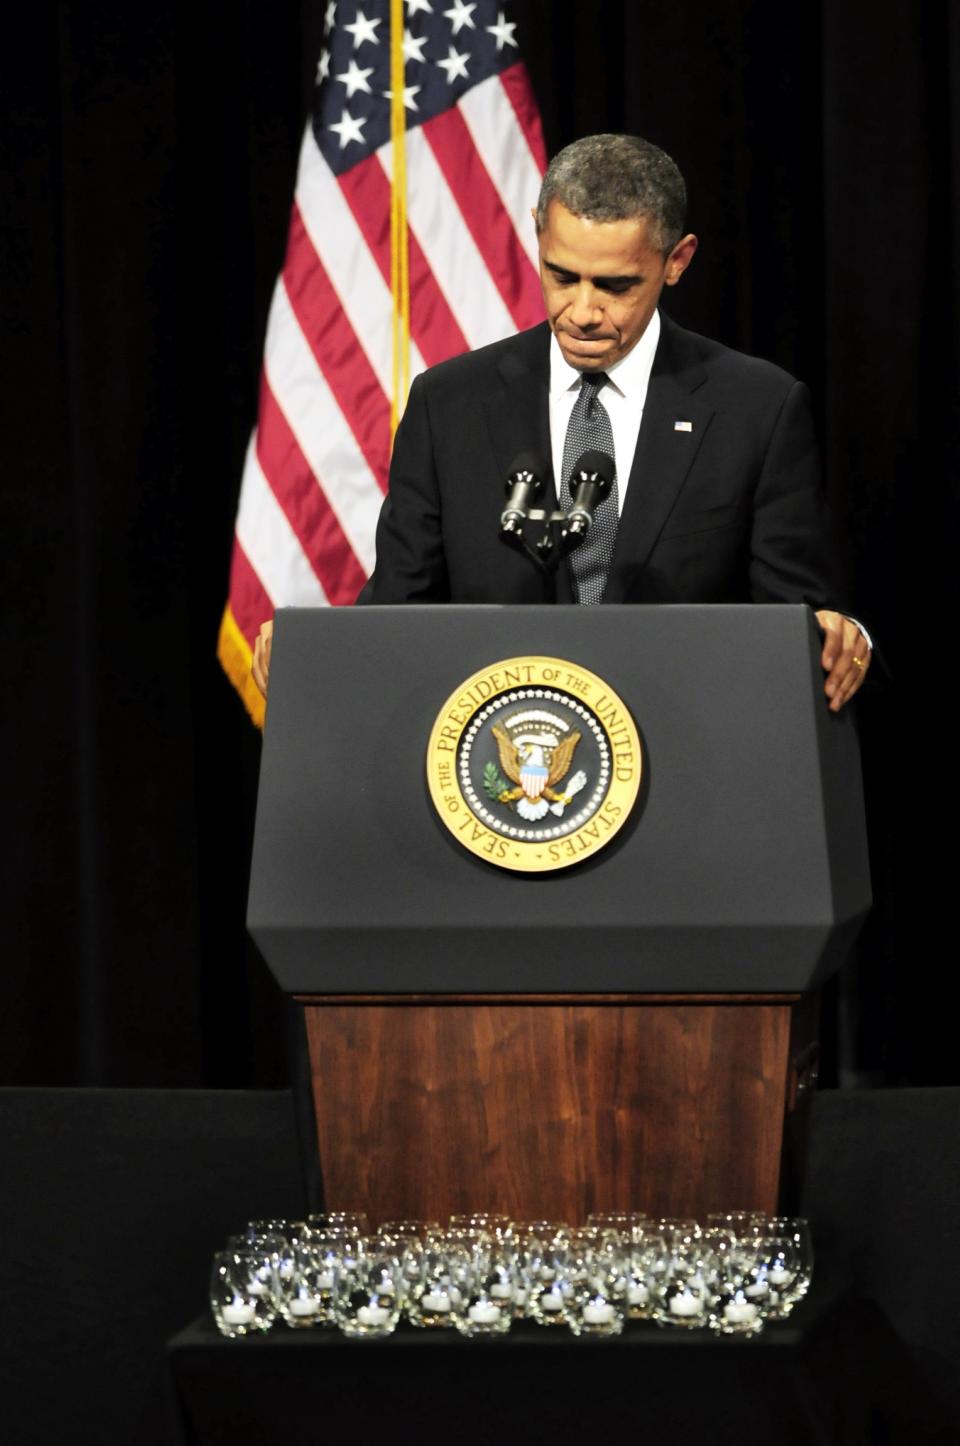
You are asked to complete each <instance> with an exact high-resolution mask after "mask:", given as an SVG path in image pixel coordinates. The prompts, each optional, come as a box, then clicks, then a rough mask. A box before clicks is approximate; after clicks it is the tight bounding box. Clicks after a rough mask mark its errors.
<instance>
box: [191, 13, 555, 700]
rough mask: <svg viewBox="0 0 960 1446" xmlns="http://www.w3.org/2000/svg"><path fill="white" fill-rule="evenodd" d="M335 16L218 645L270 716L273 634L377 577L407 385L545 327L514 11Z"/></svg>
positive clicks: (240, 684) (524, 82) (536, 162)
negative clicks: (259, 670)
mask: <svg viewBox="0 0 960 1446" xmlns="http://www.w3.org/2000/svg"><path fill="white" fill-rule="evenodd" d="M325 19H326V24H325V32H324V36H325V38H324V46H323V51H322V54H321V56H320V63H319V66H318V69H317V83H316V88H315V92H314V104H313V108H312V115H311V118H310V120H309V122H308V124H307V127H306V133H305V135H304V138H303V146H302V149H301V152H300V161H299V168H298V172H297V183H296V193H295V196H294V201H293V209H292V214H291V218H290V233H289V239H288V243H287V253H286V259H285V261H284V265H283V271H282V273H281V275H280V276H279V278H278V280H277V285H276V290H275V292H274V296H273V301H272V303H271V309H270V316H269V320H268V323H267V336H266V342H265V346H264V360H263V373H262V377H261V385H260V401H259V409H258V417H257V425H256V428H255V430H254V432H253V435H252V437H251V440H250V446H249V449H248V452H247V458H246V464H245V467H244V473H243V480H242V484H241V492H240V502H239V507H238V512H237V521H236V533H235V538H234V547H233V559H232V563H231V570H230V588H229V602H228V604H227V608H226V610H225V613H224V618H223V624H222V626H221V631H220V641H219V648H218V655H219V657H220V660H221V662H222V664H223V666H224V668H225V669H226V671H227V673H228V675H229V676H230V678H231V679H232V681H233V682H234V684H235V686H236V687H237V689H238V691H239V692H240V694H241V696H242V697H243V699H244V702H245V703H246V705H247V707H248V709H249V710H250V712H251V714H252V716H253V717H254V719H255V721H257V722H260V721H262V699H261V698H260V695H259V693H258V692H257V691H256V689H255V687H254V685H253V683H252V680H251V679H250V676H249V669H250V658H251V653H252V645H253V641H254V639H255V637H256V633H257V630H258V628H259V626H260V624H261V623H262V622H263V621H264V620H265V619H267V618H269V617H271V616H272V615H273V612H274V610H275V609H276V608H278V607H282V606H286V605H290V604H299V605H306V606H318V605H324V604H328V603H329V604H334V605H338V604H344V603H352V602H353V601H354V599H355V598H356V596H357V593H358V592H359V590H360V588H361V587H362V585H363V583H364V581H365V579H366V578H367V576H368V575H369V573H370V572H371V571H372V569H373V563H374V531H375V528H376V521H377V516H378V514H379V511H380V504H381V502H382V500H383V494H384V492H385V491H386V486H387V474H388V470H389V462H390V446H391V438H392V432H393V429H394V427H395V423H396V420H397V417H398V415H399V413H400V412H401V411H402V407H403V403H404V400H405V398H406V393H407V390H408V388H409V383H410V381H411V380H412V378H413V377H414V376H416V374H417V373H418V372H420V371H422V370H423V369H424V368H425V367H428V366H432V365H433V364H434V363H436V362H439V361H443V360H444V359H445V358H447V357H449V356H454V355H456V354H457V353H458V352H462V351H467V350H470V349H472V348H474V347H478V346H483V345H485V344H486V343H487V342H491V341H496V340H498V339H499V338H500V337H503V336H508V335H510V334H511V333H512V332H515V331H518V330H520V329H522V328H524V327H527V326H532V325H534V324H535V323H536V322H538V321H540V320H542V319H543V302H542V299H541V295H540V287H539V282H538V271H537V254H536V243H535V236H534V230H533V223H532V221H531V218H530V208H531V206H532V205H533V204H534V203H535V201H536V196H537V192H538V189H539V184H540V177H541V175H542V172H543V169H544V166H545V163H546V157H545V152H544V145H543V136H542V132H541V127H540V118H539V115H538V112H537V107H536V103H535V101H534V99H533V96H532V93H531V90H530V85H529V81H528V79H527V73H526V70H525V68H524V65H523V63H522V61H521V59H520V53H519V49H518V42H517V35H516V24H515V22H513V21H511V20H510V19H509V18H508V13H507V11H506V10H505V9H504V7H503V5H502V4H495V3H490V0H405V3H404V0H363V3H356V0H337V3H330V4H328V5H327V6H326V17H325ZM394 80H397V81H400V82H401V84H399V85H396V86H395V85H394V84H393V83H392V82H393V81H394ZM401 92H402V94H401ZM394 97H396V98H394Z"/></svg>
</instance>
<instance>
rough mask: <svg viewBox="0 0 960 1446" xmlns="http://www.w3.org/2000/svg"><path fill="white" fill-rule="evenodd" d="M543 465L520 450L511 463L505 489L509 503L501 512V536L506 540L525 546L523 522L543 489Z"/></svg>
mask: <svg viewBox="0 0 960 1446" xmlns="http://www.w3.org/2000/svg"><path fill="white" fill-rule="evenodd" d="M541 470H542V469H541V467H540V465H539V463H538V461H537V459H536V457H533V456H532V455H531V454H530V453H529V452H520V453H519V454H518V455H517V456H516V457H514V459H513V461H512V462H511V464H510V471H509V473H508V475H507V481H506V485H505V491H506V494H507V505H506V507H504V509H503V511H502V512H501V514H500V536H501V537H502V538H503V540H504V542H512V543H515V544H516V545H517V546H521V547H522V546H523V524H524V523H525V522H526V520H527V513H528V512H529V510H530V504H531V503H532V502H533V500H534V498H536V497H537V496H538V495H539V493H540V492H542V491H543V482H542V481H541V480H540V476H539V473H540V471H541Z"/></svg>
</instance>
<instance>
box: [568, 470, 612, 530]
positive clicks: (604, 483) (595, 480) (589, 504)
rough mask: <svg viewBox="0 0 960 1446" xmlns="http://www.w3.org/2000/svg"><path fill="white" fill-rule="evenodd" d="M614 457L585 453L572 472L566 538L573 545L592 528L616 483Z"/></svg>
mask: <svg viewBox="0 0 960 1446" xmlns="http://www.w3.org/2000/svg"><path fill="white" fill-rule="evenodd" d="M614 471H615V468H614V465H613V458H612V457H610V456H608V455H607V453H606V452H596V451H593V450H591V451H589V452H584V453H583V454H582V456H581V457H580V458H579V459H578V461H577V462H576V463H575V465H574V468H573V471H572V472H571V473H570V496H571V497H572V499H573V501H572V502H571V504H570V510H569V511H568V512H567V520H566V526H565V527H564V537H565V538H566V539H567V540H568V545H569V546H571V547H572V546H576V544H577V543H578V542H582V541H583V539H584V538H585V537H586V535H587V533H588V532H589V530H590V526H591V524H592V522H593V514H594V512H595V511H596V509H597V507H598V505H599V504H600V503H601V502H602V501H603V499H604V497H606V495H607V493H608V492H609V491H610V487H611V484H612V483H613V474H614Z"/></svg>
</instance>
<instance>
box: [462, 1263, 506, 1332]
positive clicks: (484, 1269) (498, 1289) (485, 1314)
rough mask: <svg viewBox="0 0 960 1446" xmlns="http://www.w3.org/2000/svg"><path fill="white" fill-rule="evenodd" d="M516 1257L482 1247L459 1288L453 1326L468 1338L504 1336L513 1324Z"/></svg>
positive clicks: (463, 1276) (464, 1274)
mask: <svg viewBox="0 0 960 1446" xmlns="http://www.w3.org/2000/svg"><path fill="white" fill-rule="evenodd" d="M516 1283H517V1271H516V1257H515V1256H514V1255H512V1254H507V1253H505V1252H502V1251H497V1250H495V1249H494V1248H493V1247H492V1246H488V1245H482V1244H481V1245H479V1246H478V1247H477V1248H476V1249H474V1251H473V1252H472V1254H471V1257H470V1263H469V1267H468V1268H467V1270H466V1271H465V1272H464V1273H462V1274H461V1276H460V1278H459V1280H458V1282H457V1284H458V1294H459V1299H458V1300H457V1301H456V1303H455V1305H454V1308H453V1324H454V1326H455V1327H456V1329H457V1330H458V1331H459V1332H460V1334H461V1335H464V1336H469V1337H477V1336H499V1335H505V1334H506V1333H507V1331H508V1330H509V1329H510V1327H511V1326H512V1324H513V1309H514V1289H515V1286H516Z"/></svg>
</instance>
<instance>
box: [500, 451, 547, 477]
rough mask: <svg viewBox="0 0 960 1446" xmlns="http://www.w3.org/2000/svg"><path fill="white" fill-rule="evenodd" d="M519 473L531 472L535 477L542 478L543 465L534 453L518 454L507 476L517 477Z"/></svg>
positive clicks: (508, 469)
mask: <svg viewBox="0 0 960 1446" xmlns="http://www.w3.org/2000/svg"><path fill="white" fill-rule="evenodd" d="M518 472H531V473H532V474H533V476H534V477H537V478H540V477H542V476H543V463H542V462H541V460H540V458H539V457H537V456H536V455H535V454H534V453H533V452H518V453H517V455H516V456H515V457H514V459H513V461H512V462H511V463H510V466H509V467H508V468H507V476H508V477H515V476H516V475H517V473H518Z"/></svg>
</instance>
